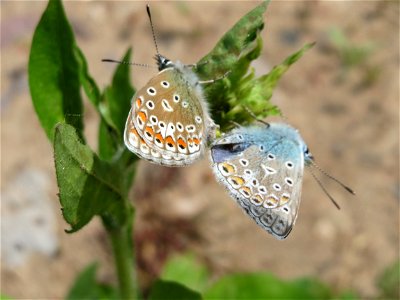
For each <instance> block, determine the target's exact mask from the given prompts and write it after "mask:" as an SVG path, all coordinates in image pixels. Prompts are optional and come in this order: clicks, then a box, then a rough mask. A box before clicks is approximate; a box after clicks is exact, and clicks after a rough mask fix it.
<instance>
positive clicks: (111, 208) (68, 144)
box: [54, 123, 126, 232]
mask: <svg viewBox="0 0 400 300" xmlns="http://www.w3.org/2000/svg"><path fill="white" fill-rule="evenodd" d="M54 161H55V166H56V175H57V182H58V187H59V190H60V193H59V197H60V202H61V205H62V210H63V216H64V219H65V220H66V221H67V223H68V224H70V225H71V230H70V232H74V231H77V230H79V229H81V228H82V227H83V226H84V225H86V224H87V223H88V222H89V221H90V220H91V218H92V217H93V216H95V215H101V214H110V213H112V214H113V215H114V217H115V219H116V220H117V219H118V221H119V223H120V224H123V223H124V218H126V214H125V209H124V207H123V206H124V201H123V199H124V197H125V195H124V194H123V192H122V187H121V181H122V180H121V179H120V176H123V173H120V172H119V170H118V169H116V168H113V166H112V165H110V164H109V163H107V162H105V161H101V160H100V159H99V158H98V157H97V156H96V155H95V153H93V152H92V150H91V149H90V148H89V147H88V146H87V145H84V144H83V143H82V141H81V140H80V139H79V137H78V135H77V133H76V130H75V129H74V127H72V126H70V125H68V124H65V123H64V124H59V125H57V127H56V131H55V137H54Z"/></svg>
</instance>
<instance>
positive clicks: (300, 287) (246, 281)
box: [204, 273, 332, 299]
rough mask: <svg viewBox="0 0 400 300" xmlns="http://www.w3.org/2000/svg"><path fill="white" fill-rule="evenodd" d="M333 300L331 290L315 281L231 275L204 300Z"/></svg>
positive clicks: (260, 274)
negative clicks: (223, 299) (224, 299)
mask: <svg viewBox="0 0 400 300" xmlns="http://www.w3.org/2000/svg"><path fill="white" fill-rule="evenodd" d="M221 298H228V299H331V298H332V294H331V292H330V290H329V289H328V288H327V287H326V286H325V285H323V284H322V283H320V282H318V281H317V280H313V279H299V280H295V281H292V282H290V281H283V280H281V279H278V278H277V277H275V276H274V275H272V274H262V273H258V274H257V273H256V274H236V275H228V276H225V277H223V278H221V279H220V280H218V281H217V282H216V283H214V284H213V285H212V286H211V287H210V288H209V289H208V290H207V291H206V292H205V293H204V299H221Z"/></svg>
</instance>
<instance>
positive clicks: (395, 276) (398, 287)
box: [377, 261, 400, 299]
mask: <svg viewBox="0 0 400 300" xmlns="http://www.w3.org/2000/svg"><path fill="white" fill-rule="evenodd" d="M377 285H378V287H379V288H380V290H381V297H380V298H382V299H400V261H396V262H395V263H394V264H393V265H391V266H389V267H388V268H386V269H385V271H383V273H382V275H381V276H380V277H379V279H378V282H377Z"/></svg>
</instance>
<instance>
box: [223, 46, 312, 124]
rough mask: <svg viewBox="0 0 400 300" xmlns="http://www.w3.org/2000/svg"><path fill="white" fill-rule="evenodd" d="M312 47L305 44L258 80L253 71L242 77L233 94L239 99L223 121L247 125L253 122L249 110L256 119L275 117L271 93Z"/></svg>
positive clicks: (277, 110) (275, 109)
mask: <svg viewBox="0 0 400 300" xmlns="http://www.w3.org/2000/svg"><path fill="white" fill-rule="evenodd" d="M313 46H314V43H310V44H306V45H305V46H303V47H302V48H301V49H300V50H299V51H297V52H295V53H293V54H292V55H290V56H289V57H288V58H286V59H285V60H284V61H283V62H282V63H281V64H279V65H277V66H275V67H274V68H273V69H272V70H271V72H269V73H268V74H266V75H263V76H261V77H259V78H255V74H254V72H253V71H251V72H250V74H248V75H247V76H245V77H243V78H242V79H241V80H240V81H239V82H238V83H237V84H235V85H234V86H235V89H234V93H235V95H236V99H240V100H239V101H238V102H237V103H236V104H234V105H235V106H234V107H233V109H231V110H230V111H228V112H227V113H226V115H225V121H226V120H230V121H236V122H238V123H240V124H248V123H251V122H253V121H254V119H253V117H252V116H251V115H250V114H249V113H248V112H247V110H246V109H247V108H248V109H250V110H251V111H252V112H253V113H254V114H255V115H256V116H257V117H259V118H264V117H266V116H269V115H276V114H278V113H279V109H278V108H277V107H275V106H274V105H272V104H271V103H270V102H269V100H270V99H271V97H272V94H273V91H274V89H275V87H276V85H277V83H278V81H279V79H280V78H281V77H282V75H283V74H284V73H285V72H286V71H287V70H288V69H289V67H290V66H291V65H292V64H294V63H295V62H296V61H298V60H299V59H300V57H302V56H303V54H304V53H305V52H306V51H307V50H308V49H310V48H311V47H313Z"/></svg>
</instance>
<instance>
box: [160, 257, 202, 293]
mask: <svg viewBox="0 0 400 300" xmlns="http://www.w3.org/2000/svg"><path fill="white" fill-rule="evenodd" d="M160 278H161V279H162V280H165V281H174V282H178V283H180V284H182V285H184V286H186V287H188V288H190V289H192V290H194V291H197V292H201V291H202V290H204V288H205V287H206V285H207V282H208V279H209V274H208V270H207V268H206V267H205V266H204V265H201V264H200V263H199V262H198V261H196V259H195V257H194V255H193V254H185V255H176V256H174V257H172V258H171V259H169V260H168V262H167V263H166V264H165V266H164V268H163V271H162V274H161V276H160Z"/></svg>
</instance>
